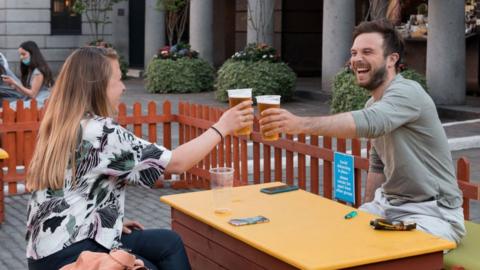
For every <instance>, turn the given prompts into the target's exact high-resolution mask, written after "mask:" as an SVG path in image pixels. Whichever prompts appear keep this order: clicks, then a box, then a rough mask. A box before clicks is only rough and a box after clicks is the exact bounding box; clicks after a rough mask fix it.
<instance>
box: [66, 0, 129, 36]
mask: <svg viewBox="0 0 480 270" xmlns="http://www.w3.org/2000/svg"><path fill="white" fill-rule="evenodd" d="M122 1H125V0H75V2H74V4H73V7H72V9H73V11H74V12H75V13H77V14H85V16H86V17H87V22H88V25H89V26H90V30H91V32H92V33H93V34H94V35H95V40H103V38H104V36H105V26H106V25H107V24H110V23H112V22H111V21H110V17H109V12H110V11H112V10H113V5H115V4H117V3H119V2H122Z"/></svg>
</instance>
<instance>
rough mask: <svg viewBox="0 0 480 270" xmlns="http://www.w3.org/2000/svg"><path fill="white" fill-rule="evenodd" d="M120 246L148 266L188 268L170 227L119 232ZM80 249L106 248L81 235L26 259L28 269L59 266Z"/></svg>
mask: <svg viewBox="0 0 480 270" xmlns="http://www.w3.org/2000/svg"><path fill="white" fill-rule="evenodd" d="M121 241H122V244H123V248H126V249H130V250H131V253H133V254H135V256H136V257H137V258H138V259H141V260H142V261H143V262H144V263H145V266H146V267H147V268H149V269H152V270H170V269H171V270H174V269H175V270H187V269H190V263H189V262H188V257H187V254H186V253H185V248H184V247H183V242H182V239H181V238H180V236H178V234H176V233H175V232H173V231H171V230H163V229H151V230H132V233H131V234H122V240H121ZM84 250H89V251H95V252H106V253H107V252H108V251H109V250H108V249H106V248H105V247H103V246H101V245H99V244H98V243H97V242H95V241H94V240H92V239H85V240H83V241H80V242H78V243H75V244H73V245H71V246H69V247H67V248H64V249H62V250H60V251H58V252H56V253H54V254H52V255H49V256H47V257H45V258H41V259H39V260H32V259H28V269H30V270H40V269H59V268H61V267H63V266H64V265H67V264H69V263H72V262H74V261H76V260H77V258H78V256H79V255H80V253H81V252H82V251H84Z"/></svg>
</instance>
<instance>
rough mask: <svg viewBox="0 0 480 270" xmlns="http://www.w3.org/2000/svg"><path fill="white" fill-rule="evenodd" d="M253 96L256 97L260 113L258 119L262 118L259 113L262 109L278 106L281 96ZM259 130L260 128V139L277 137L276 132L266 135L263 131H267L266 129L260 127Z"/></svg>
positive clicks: (265, 139)
mask: <svg viewBox="0 0 480 270" xmlns="http://www.w3.org/2000/svg"><path fill="white" fill-rule="evenodd" d="M255 98H256V99H257V106H258V111H259V113H260V119H261V118H262V117H261V115H262V112H263V111H264V110H266V109H270V108H280V99H281V96H279V95H267V96H256V97H255ZM261 130H262V139H263V140H264V141H276V140H278V138H279V135H278V133H277V134H273V135H270V136H266V135H265V132H267V131H268V130H264V129H261Z"/></svg>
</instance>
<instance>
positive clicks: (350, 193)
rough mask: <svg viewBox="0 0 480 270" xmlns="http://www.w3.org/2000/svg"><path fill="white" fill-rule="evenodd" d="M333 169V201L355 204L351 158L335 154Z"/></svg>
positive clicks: (350, 156)
mask: <svg viewBox="0 0 480 270" xmlns="http://www.w3.org/2000/svg"><path fill="white" fill-rule="evenodd" d="M333 162H334V168H333V171H334V172H333V179H334V190H335V192H334V194H335V195H334V196H335V199H337V200H341V201H344V202H347V203H351V204H355V173H354V172H355V171H354V166H353V165H354V164H353V156H352V155H348V154H344V153H338V152H335V154H334V158H333Z"/></svg>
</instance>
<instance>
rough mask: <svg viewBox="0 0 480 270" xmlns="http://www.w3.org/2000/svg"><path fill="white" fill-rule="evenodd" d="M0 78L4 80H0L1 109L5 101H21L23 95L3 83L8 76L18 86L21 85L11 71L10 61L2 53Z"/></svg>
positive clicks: (0, 54) (0, 56) (0, 57)
mask: <svg viewBox="0 0 480 270" xmlns="http://www.w3.org/2000/svg"><path fill="white" fill-rule="evenodd" d="M0 76H1V77H2V79H0V107H1V106H2V100H3V99H7V100H10V101H11V100H17V99H21V98H22V97H23V95H22V94H21V93H20V92H18V91H17V90H15V89H14V88H12V87H11V86H10V85H9V84H7V83H5V82H4V81H3V77H6V76H8V77H10V78H12V79H13V80H14V81H15V82H16V83H17V84H18V83H20V80H19V79H18V78H17V76H15V74H14V73H13V72H12V71H11V70H10V68H9V66H8V61H7V59H6V58H5V56H3V54H2V53H0Z"/></svg>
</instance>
